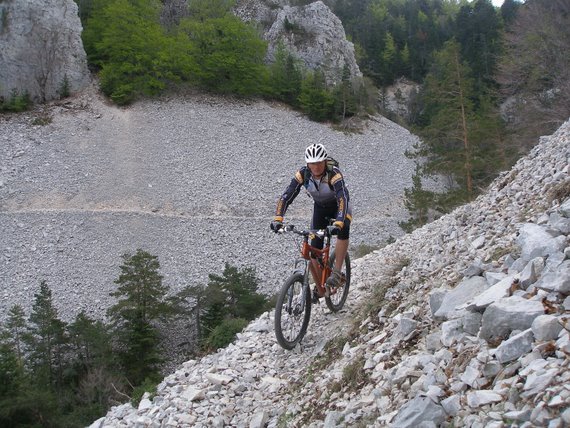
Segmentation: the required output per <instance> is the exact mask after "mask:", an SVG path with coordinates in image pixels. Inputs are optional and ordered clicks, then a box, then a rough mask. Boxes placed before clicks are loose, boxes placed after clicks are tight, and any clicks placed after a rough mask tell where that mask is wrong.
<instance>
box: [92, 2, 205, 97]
mask: <svg viewBox="0 0 570 428" xmlns="http://www.w3.org/2000/svg"><path fill="white" fill-rule="evenodd" d="M98 1H101V2H102V3H103V5H102V7H101V8H100V9H96V10H95V11H94V12H93V14H92V17H91V18H90V19H89V21H88V25H87V26H86V28H85V31H84V35H83V40H84V44H85V48H86V51H87V53H88V57H89V60H90V62H92V63H93V64H95V65H97V66H99V67H101V72H100V77H101V89H102V90H103V92H104V93H105V94H106V95H108V96H109V97H111V99H112V100H113V101H115V102H116V103H118V104H127V103H129V102H131V101H133V100H134V99H135V98H136V97H137V96H138V95H139V94H144V95H155V94H157V93H159V92H160V91H161V90H163V89H164V88H165V87H166V85H167V84H168V83H169V82H176V81H178V80H179V79H182V78H190V76H191V75H192V74H193V70H194V68H195V66H194V64H193V62H192V56H190V55H187V54H186V53H187V52H188V51H189V50H190V51H191V46H188V41H187V39H183V38H179V37H174V36H172V37H168V36H167V35H166V34H165V31H164V30H163V28H162V27H161V25H160V22H159V13H160V3H159V2H157V1H155V0H150V1H148V0H113V1H110V0H98Z"/></svg>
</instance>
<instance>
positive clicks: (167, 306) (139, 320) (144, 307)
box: [108, 249, 175, 385]
mask: <svg viewBox="0 0 570 428" xmlns="http://www.w3.org/2000/svg"><path fill="white" fill-rule="evenodd" d="M122 258H123V264H122V265H121V266H120V269H121V274H120V275H119V278H118V279H116V280H115V283H116V284H118V289H117V291H115V292H113V293H111V296H113V297H116V298H117V299H118V302H117V303H116V304H115V305H113V306H112V307H111V308H109V310H108V315H109V316H110V317H111V320H112V321H113V323H114V329H115V332H116V333H117V335H118V340H119V342H120V345H121V347H122V348H121V358H122V361H123V364H124V366H125V370H126V372H127V376H128V378H129V380H130V381H131V383H134V384H135V385H136V384H140V383H142V382H143V381H144V380H145V378H146V377H151V378H152V377H156V376H157V375H158V364H159V363H160V361H161V358H160V352H159V349H158V346H159V342H160V340H159V334H158V329H157V327H155V326H154V325H153V323H156V322H157V321H159V320H162V319H168V318H169V317H171V316H173V315H174V314H175V306H174V305H173V304H172V302H170V301H169V300H168V299H167V292H168V287H166V286H165V285H163V284H162V275H160V273H159V269H160V264H159V262H158V258H157V257H156V256H153V255H151V254H150V253H148V252H146V251H143V250H141V249H139V250H137V251H136V253H135V254H134V255H130V254H124V255H123V256H122Z"/></svg>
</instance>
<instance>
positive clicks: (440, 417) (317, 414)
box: [92, 122, 570, 427]
mask: <svg viewBox="0 0 570 428" xmlns="http://www.w3.org/2000/svg"><path fill="white" fill-rule="evenodd" d="M569 165H570V122H566V123H565V124H564V125H563V126H562V127H561V128H560V129H559V130H558V131H557V132H556V133H555V134H554V135H552V136H550V137H544V138H542V139H541V142H540V144H539V145H537V146H536V147H535V148H534V149H533V150H532V152H531V153H530V154H529V155H528V156H527V157H526V158H524V159H521V160H520V161H519V162H518V163H517V164H516V165H515V166H514V167H513V169H512V170H511V171H510V172H507V173H505V174H503V175H502V176H501V177H499V178H498V179H497V180H496V181H495V182H494V183H493V184H492V186H491V187H490V188H489V190H488V191H487V192H486V193H485V194H484V195H482V196H480V197H479V198H477V200H476V201H474V202H473V203H471V204H468V205H465V206H462V207H460V208H458V209H457V210H455V211H454V212H452V213H451V214H449V215H446V216H444V217H442V218H441V219H439V220H437V221H435V222H433V223H431V224H429V225H427V226H425V227H423V228H421V229H419V230H416V231H415V232H413V233H412V234H409V235H406V236H404V237H402V238H400V239H398V240H397V241H396V242H395V243H394V244H391V245H389V246H387V247H385V248H384V249H382V250H379V251H376V252H374V253H373V254H370V255H368V256H366V257H364V258H362V259H359V260H357V261H355V269H354V270H353V272H354V279H353V285H354V289H353V290H351V293H350V295H349V301H348V302H347V306H346V310H344V311H342V312H341V313H340V314H330V313H328V311H327V310H326V309H325V306H324V305H323V304H321V305H319V306H317V308H316V310H315V311H314V313H313V315H312V318H311V323H310V325H309V330H308V333H307V337H306V338H305V340H304V341H303V343H302V345H301V346H300V347H299V348H298V349H295V350H294V351H292V352H286V351H284V350H282V349H280V348H279V346H278V345H277V344H276V342H275V339H274V336H273V331H272V313H266V314H264V315H263V316H261V317H260V318H259V319H258V320H256V321H255V322H253V323H252V324H250V325H249V326H248V328H247V329H246V330H245V331H244V332H243V333H242V334H241V335H239V337H238V339H237V341H236V342H235V343H234V344H232V345H230V346H229V347H228V348H226V349H223V350H220V351H219V352H217V353H215V354H212V355H209V356H206V357H204V358H203V359H201V360H196V361H189V362H186V363H185V364H183V365H182V366H181V367H180V368H179V369H178V370H177V371H176V372H175V373H173V374H172V375H170V376H168V377H166V378H165V379H164V381H163V382H162V383H161V384H160V385H159V387H158V392H157V394H156V396H155V397H154V398H153V399H152V400H148V399H144V400H143V401H142V402H141V403H140V405H139V408H138V410H137V409H133V408H132V407H131V406H130V404H126V405H123V406H119V407H116V408H113V409H112V410H111V411H110V412H109V413H108V414H107V416H106V417H105V418H102V419H101V420H99V421H96V422H95V423H94V424H93V425H92V427H103V426H196V427H206V426H219V427H222V426H236V427H241V426H250V427H263V426H271V427H273V426H315V427H317V426H326V427H333V426H386V425H390V426H398V427H416V426H487V427H489V426H496V427H501V426H506V425H509V424H515V425H521V426H522V425H524V426H567V425H568V424H570V410H568V409H569V406H570V390H569V389H568V387H567V386H568V385H569V384H570V372H569V371H568V366H569V365H570V358H569V357H570V338H569V331H570V298H569V297H568V295H569V294H570V283H569V281H570V274H569V272H570V271H569V268H570V267H569V265H570V261H569V260H568V259H569V258H570V241H569V234H570V177H569V173H570V171H569V168H570V166H569ZM465 284H467V285H465ZM477 287H479V288H477ZM451 289H453V291H449V290H451ZM445 290H447V291H445ZM460 291H463V292H464V293H463V294H461V293H459V292H460ZM446 305H447V306H446ZM529 306H530V307H532V308H534V309H536V308H538V311H537V312H536V313H535V314H534V315H533V316H532V318H531V319H528V318H525V319H523V318H522V317H523V316H524V315H527V314H528V313H529V312H531V311H529V310H528V307H529ZM505 307H506V308H509V311H510V312H509V311H507V313H506V315H505V316H504V318H500V315H499V312H500V310H501V309H504V308H505ZM445 308H447V310H444V309H445ZM441 311H443V312H441ZM435 318H437V319H438V320H437V321H436V320H435ZM509 322H510V323H511V324H509ZM504 323H506V324H509V326H508V328H507V329H506V330H505V329H503V327H504V325H506V324H504ZM494 333H496V334H494ZM422 423H423V425H422ZM525 424H526V425H525Z"/></svg>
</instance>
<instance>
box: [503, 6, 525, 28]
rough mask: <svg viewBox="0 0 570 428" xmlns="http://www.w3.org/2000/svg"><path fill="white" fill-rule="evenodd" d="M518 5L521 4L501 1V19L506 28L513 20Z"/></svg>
mask: <svg viewBox="0 0 570 428" xmlns="http://www.w3.org/2000/svg"><path fill="white" fill-rule="evenodd" d="M520 5H521V3H519V2H518V1H516V0H504V1H503V4H502V5H501V17H502V18H503V22H504V23H505V25H506V26H507V27H509V26H510V25H511V24H512V23H513V21H514V20H515V18H516V16H517V12H518V9H519V6H520Z"/></svg>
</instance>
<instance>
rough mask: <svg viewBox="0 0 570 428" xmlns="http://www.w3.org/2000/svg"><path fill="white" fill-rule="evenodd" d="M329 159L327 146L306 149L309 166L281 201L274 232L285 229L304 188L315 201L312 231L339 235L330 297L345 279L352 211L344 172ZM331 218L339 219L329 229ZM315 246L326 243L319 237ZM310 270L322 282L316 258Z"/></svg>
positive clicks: (313, 243)
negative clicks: (287, 216)
mask: <svg viewBox="0 0 570 428" xmlns="http://www.w3.org/2000/svg"><path fill="white" fill-rule="evenodd" d="M327 159H329V158H328V154H327V151H326V149H325V146H324V145H322V144H311V145H310V146H309V147H307V148H306V150H305V163H306V166H303V167H301V169H299V170H298V171H297V172H296V173H295V177H293V179H292V180H291V183H290V184H289V186H287V188H286V189H285V192H284V193H283V194H282V195H281V197H280V198H279V201H278V203H277V210H276V212H275V217H274V218H273V221H272V222H271V230H273V231H275V232H278V231H279V230H280V229H281V228H282V227H283V217H284V215H285V212H286V211H287V207H288V206H289V205H290V204H291V202H293V200H294V199H295V198H296V197H297V195H298V194H299V192H300V191H301V188H302V187H304V188H305V190H306V191H307V193H308V194H309V195H310V196H311V197H312V198H313V201H314V208H313V219H312V221H311V229H325V228H327V227H328V228H329V231H330V233H331V235H337V243H336V257H335V265H334V267H333V271H332V273H331V275H330V276H329V277H328V278H327V281H326V284H325V287H326V292H327V295H329V293H330V289H331V288H335V287H338V286H339V285H340V283H341V280H342V274H341V269H342V264H343V262H344V258H345V256H346V253H347V251H348V243H349V233H350V223H351V220H352V208H351V204H350V198H349V195H348V189H347V188H346V185H345V183H344V178H343V176H342V173H341V172H340V169H339V168H338V166H327ZM329 218H330V219H335V221H334V223H333V224H332V226H329V223H328V219H329ZM311 245H313V246H315V247H317V248H323V240H322V239H321V238H316V237H315V239H313V240H312V241H311ZM310 269H311V273H312V275H313V278H314V279H315V281H316V282H319V281H320V279H318V278H319V273H318V272H319V271H320V269H319V267H318V263H317V261H316V260H315V259H312V260H311V264H310Z"/></svg>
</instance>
